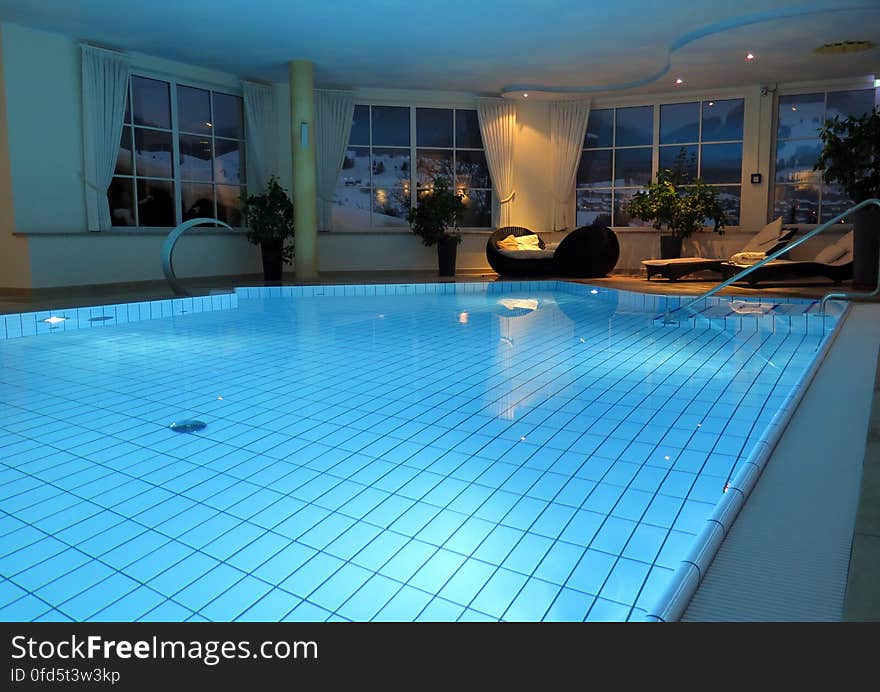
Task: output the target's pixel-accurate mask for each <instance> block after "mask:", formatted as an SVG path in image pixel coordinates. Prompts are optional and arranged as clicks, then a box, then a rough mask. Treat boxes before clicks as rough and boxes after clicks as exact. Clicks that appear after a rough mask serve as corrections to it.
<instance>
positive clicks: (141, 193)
mask: <svg viewBox="0 0 880 692" xmlns="http://www.w3.org/2000/svg"><path fill="white" fill-rule="evenodd" d="M137 191H138V194H137V207H138V221H139V222H140V225H141V226H148V227H151V226H159V227H170V226H174V225H175V224H174V186H173V184H172V183H171V181H170V180H143V179H139V180H138V181H137Z"/></svg>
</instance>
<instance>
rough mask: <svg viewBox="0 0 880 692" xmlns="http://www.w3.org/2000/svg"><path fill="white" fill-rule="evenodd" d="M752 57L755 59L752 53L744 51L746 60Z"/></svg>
mask: <svg viewBox="0 0 880 692" xmlns="http://www.w3.org/2000/svg"><path fill="white" fill-rule="evenodd" d="M754 59H755V54H754V53H746V60H754Z"/></svg>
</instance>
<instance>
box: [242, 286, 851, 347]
mask: <svg viewBox="0 0 880 692" xmlns="http://www.w3.org/2000/svg"><path fill="white" fill-rule="evenodd" d="M513 291H559V292H561V293H569V294H572V295H583V296H590V297H591V298H592V299H595V300H602V301H611V302H614V303H615V304H616V306H617V308H618V309H621V308H623V309H626V308H629V309H630V310H632V311H633V312H639V313H653V314H654V315H655V317H656V318H657V319H658V320H662V319H663V318H664V314H665V313H666V312H667V311H674V310H676V309H677V308H679V307H681V305H683V304H685V303H688V302H689V301H691V300H692V299H693V296H666V295H662V294H657V293H637V292H634V291H623V290H620V289H609V288H604V287H601V286H595V285H590V284H582V283H577V282H574V281H558V280H552V281H494V282H486V281H474V282H459V283H418V284H337V285H320V286H251V287H241V288H236V289H235V293H236V294H237V295H239V296H240V297H242V298H247V299H258V300H265V299H272V298H311V297H352V296H400V295H432V294H440V295H442V294H457V293H475V294H476V293H487V294H492V293H509V292H513ZM739 304H742V305H743V306H750V305H756V306H765V307H766V308H767V310H768V311H767V312H766V313H762V314H748V313H745V314H741V313H738V312H736V310H734V309H731V307H730V306H734V307H736V306H737V305H739ZM771 307H772V309H770V308H771ZM673 319H674V321H675V323H676V325H677V326H680V327H686V328H694V327H712V328H719V327H720V328H723V329H729V330H734V331H738V332H765V333H774V332H776V331H778V330H780V329H782V330H785V331H790V332H796V333H803V334H822V333H823V332H828V331H830V330H831V329H833V327H834V324H835V321H836V319H837V316H836V315H834V314H829V315H825V314H822V313H820V311H819V302H818V301H816V300H810V299H806V298H778V297H773V296H737V297H729V296H721V297H719V296H712V297H709V298H704V299H703V300H701V301H698V302H697V303H696V304H695V305H694V306H693V307H692V308H689V309H688V311H687V312H679V313H674V318H673Z"/></svg>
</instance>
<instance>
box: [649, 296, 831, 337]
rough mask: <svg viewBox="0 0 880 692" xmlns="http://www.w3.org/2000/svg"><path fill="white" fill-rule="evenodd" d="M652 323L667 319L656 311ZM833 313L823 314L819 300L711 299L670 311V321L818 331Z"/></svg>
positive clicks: (825, 327)
mask: <svg viewBox="0 0 880 692" xmlns="http://www.w3.org/2000/svg"><path fill="white" fill-rule="evenodd" d="M654 322H655V324H665V325H667V326H668V324H669V322H668V321H667V320H666V317H665V315H658V316H657V318H656V319H655V320H654ZM836 322H837V316H836V315H822V314H821V313H820V312H819V303H818V302H804V303H773V302H757V301H745V300H741V301H736V300H735V301H727V300H724V301H718V302H715V301H713V302H712V303H711V304H709V305H706V306H704V307H702V308H696V309H694V310H693V312H691V313H690V314H685V313H682V312H679V313H674V314H673V315H672V319H671V323H672V324H675V325H678V326H682V327H706V328H713V329H719V328H722V329H732V330H735V331H767V332H776V331H788V332H799V333H806V334H821V333H823V332H826V331H829V330H831V329H832V328H833V326H834V324H835V323H836Z"/></svg>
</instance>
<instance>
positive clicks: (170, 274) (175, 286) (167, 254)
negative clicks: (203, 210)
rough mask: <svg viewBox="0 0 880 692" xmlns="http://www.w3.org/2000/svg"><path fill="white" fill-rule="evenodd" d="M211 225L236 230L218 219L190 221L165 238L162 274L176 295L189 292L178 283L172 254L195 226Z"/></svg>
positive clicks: (183, 294)
mask: <svg viewBox="0 0 880 692" xmlns="http://www.w3.org/2000/svg"><path fill="white" fill-rule="evenodd" d="M209 223H210V224H215V225H218V226H225V227H226V228H228V229H229V230H230V231H234V230H235V229H234V228H232V226H230V225H229V224H227V223H223V222H222V221H219V220H218V219H208V218H200V219H190V220H189V221H184V222H183V223H182V224H180V225H179V226H177V227H175V228H174V229H172V231H171V233H169V234H168V237H167V238H165V243H164V244H163V245H162V272H163V273H164V274H165V278H166V279H167V280H168V284H169V285H170V286H171V290H173V291H174V293H175V294H176V295H179V296H188V295H189V292H188V291H187V290H186V289H185V288H184V287H183V286H181V285H180V284H179V283H178V281H177V275H176V274H175V273H174V263H173V262H172V261H171V254H172V253H173V252H174V246H175V245H176V244H177V241H178V240H179V239H180V236H182V235H183V234H184V233H185V232H186V231H188V230H189V229H190V228H192V227H193V226H202V225H204V224H209Z"/></svg>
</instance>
